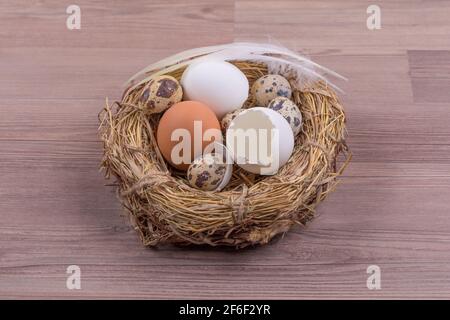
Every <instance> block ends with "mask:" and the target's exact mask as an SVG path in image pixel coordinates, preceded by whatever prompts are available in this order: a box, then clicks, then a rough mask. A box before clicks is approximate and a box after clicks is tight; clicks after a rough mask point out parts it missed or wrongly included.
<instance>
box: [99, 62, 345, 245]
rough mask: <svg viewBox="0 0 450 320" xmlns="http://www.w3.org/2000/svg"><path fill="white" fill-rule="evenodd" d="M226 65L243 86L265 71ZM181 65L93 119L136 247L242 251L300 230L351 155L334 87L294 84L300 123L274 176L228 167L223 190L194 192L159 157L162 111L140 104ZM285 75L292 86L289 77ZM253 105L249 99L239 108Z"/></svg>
mask: <svg viewBox="0 0 450 320" xmlns="http://www.w3.org/2000/svg"><path fill="white" fill-rule="evenodd" d="M229 61H230V62H231V63H233V64H234V65H235V66H237V67H238V68H239V69H240V70H241V71H242V72H243V73H244V74H245V75H246V76H247V78H248V80H249V83H250V86H251V85H252V84H253V82H254V81H255V80H256V79H258V78H259V77H261V76H263V75H265V74H267V73H268V65H267V64H265V63H264V62H255V61H249V60H236V59H230V60H229ZM187 64H188V63H179V61H178V62H176V63H172V64H171V65H168V66H164V67H162V68H159V69H157V70H147V71H146V72H145V76H146V78H145V79H144V80H142V81H141V82H132V83H131V86H130V87H129V88H128V89H127V90H126V91H125V93H124V95H123V98H122V100H121V101H120V102H119V101H117V102H115V103H113V104H109V103H108V101H107V102H106V106H105V108H104V109H103V110H102V112H101V113H100V115H99V116H100V128H99V131H100V137H101V140H102V141H103V145H104V156H103V160H102V163H101V167H102V168H103V169H104V172H105V175H106V177H107V178H109V177H111V176H114V177H115V178H116V180H117V184H116V185H117V186H118V189H117V191H118V197H119V199H120V201H121V203H122V204H123V206H124V208H125V209H126V211H127V212H128V214H129V217H130V219H131V223H132V225H133V226H134V227H135V229H136V230H137V231H138V232H139V235H140V238H141V239H142V242H143V244H144V245H147V246H155V245H157V244H161V243H172V244H179V245H184V244H207V245H212V246H217V245H225V246H234V247H236V248H243V247H246V246H248V245H255V244H266V243H268V242H269V240H271V239H272V238H273V237H274V236H276V235H278V234H283V233H285V232H286V231H288V230H289V229H290V228H291V227H292V226H293V225H294V224H298V225H301V226H303V225H305V223H306V222H308V221H309V220H310V219H312V218H313V216H314V212H315V207H316V205H317V204H318V203H319V202H321V201H322V200H324V199H325V197H326V196H327V195H328V194H329V193H330V192H331V191H332V190H333V189H334V187H335V185H336V183H337V178H338V176H339V175H341V173H342V171H343V169H344V168H345V166H346V165H347V163H348V162H349V160H350V158H351V154H350V152H349V151H348V148H347V145H346V143H345V135H346V127H345V122H346V121H345V113H344V109H343V107H342V105H341V103H340V102H339V99H338V97H337V96H336V94H335V92H334V90H333V89H332V88H331V86H330V85H329V84H327V82H326V81H323V80H320V79H317V80H315V81H313V82H312V83H310V84H309V85H308V87H307V88H301V89H299V88H297V87H296V86H293V95H292V100H293V101H294V102H295V103H296V104H297V105H298V107H299V109H300V111H301V113H302V116H303V126H302V131H301V133H300V134H299V135H298V136H297V137H296V140H295V147H294V152H293V154H292V156H291V158H290V160H289V161H288V163H287V164H285V165H284V166H283V167H282V168H281V169H280V170H279V171H278V173H277V174H276V175H273V176H258V175H254V174H251V173H248V172H246V171H244V170H242V169H240V168H239V167H238V166H237V165H234V168H233V177H232V179H231V181H230V183H229V184H228V185H227V187H226V188H225V189H224V190H223V191H221V192H208V191H201V190H198V189H195V188H192V187H191V186H190V185H189V184H188V182H187V180H186V177H185V174H183V173H182V172H178V171H176V170H175V169H173V168H172V167H170V166H169V165H168V164H167V163H166V162H165V160H164V159H163V158H162V156H161V154H160V152H159V150H158V147H157V143H156V140H155V135H156V128H157V125H158V121H159V118H160V117H161V114H152V115H149V114H148V113H147V109H146V108H145V106H144V105H141V104H140V102H139V96H140V94H141V91H142V89H143V88H144V86H145V84H146V83H147V82H148V81H150V80H151V78H152V76H154V75H155V74H159V75H161V74H168V75H171V76H173V77H175V78H176V79H178V80H180V78H181V75H182V73H183V71H184V69H185V68H186V65H187ZM287 78H288V80H290V82H291V83H292V82H295V80H296V79H295V73H294V75H292V74H290V76H289V77H288V76H287ZM254 105H255V102H254V101H253V100H252V98H251V97H250V98H249V100H248V101H247V102H246V103H245V106H244V107H245V108H249V107H252V106H254ZM339 155H342V156H341V157H340V159H339V160H338V156H339ZM337 163H338V164H339V165H337Z"/></svg>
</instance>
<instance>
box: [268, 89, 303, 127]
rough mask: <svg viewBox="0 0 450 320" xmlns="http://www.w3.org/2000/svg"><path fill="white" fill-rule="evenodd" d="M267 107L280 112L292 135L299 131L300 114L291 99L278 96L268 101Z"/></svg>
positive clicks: (300, 123) (300, 125)
mask: <svg viewBox="0 0 450 320" xmlns="http://www.w3.org/2000/svg"><path fill="white" fill-rule="evenodd" d="M267 107H268V108H269V109H272V110H274V111H276V112H278V113H279V114H281V115H282V116H283V117H284V118H285V119H286V121H287V122H289V125H290V126H291V129H292V132H293V133H294V136H296V135H297V134H298V133H299V132H300V130H301V128H302V114H301V112H300V110H299V109H298V107H297V105H296V104H295V103H294V102H293V101H291V100H289V99H288V98H285V97H278V98H275V99H273V100H272V101H270V103H269V105H268V106H267Z"/></svg>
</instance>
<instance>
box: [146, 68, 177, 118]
mask: <svg viewBox="0 0 450 320" xmlns="http://www.w3.org/2000/svg"><path fill="white" fill-rule="evenodd" d="M182 98H183V89H182V88H181V85H180V83H179V82H178V81H177V79H175V78H174V77H171V76H167V75H164V76H158V77H156V78H154V79H152V80H150V81H149V83H148V84H147V85H146V86H145V87H144V89H143V91H142V94H141V97H140V102H141V103H143V104H145V105H146V106H147V108H148V110H149V113H151V114H152V113H160V112H162V111H164V110H166V109H168V108H170V107H171V106H172V105H174V104H175V103H178V102H180V101H181V99H182Z"/></svg>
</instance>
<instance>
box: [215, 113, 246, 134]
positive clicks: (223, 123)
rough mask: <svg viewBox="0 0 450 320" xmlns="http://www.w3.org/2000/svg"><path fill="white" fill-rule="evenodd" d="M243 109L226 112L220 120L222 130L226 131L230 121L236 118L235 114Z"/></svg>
mask: <svg viewBox="0 0 450 320" xmlns="http://www.w3.org/2000/svg"><path fill="white" fill-rule="evenodd" d="M242 111H244V109H237V110H234V111H231V112H228V113H227V114H226V115H225V116H224V117H223V118H222V120H221V121H220V124H221V127H222V130H223V131H227V129H228V127H229V126H230V122H231V121H232V120H233V119H234V118H236V116H237V115H238V114H239V113H241V112H242Z"/></svg>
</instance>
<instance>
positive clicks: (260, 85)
mask: <svg viewBox="0 0 450 320" xmlns="http://www.w3.org/2000/svg"><path fill="white" fill-rule="evenodd" d="M251 92H252V95H253V96H254V97H255V99H256V104H257V105H259V106H263V107H267V105H268V104H269V102H270V101H272V100H273V99H275V98H276V97H285V98H288V99H290V98H291V96H292V88H291V85H290V84H289V81H287V79H286V78H284V77H283V76H280V75H278V74H267V75H265V76H262V77H261V78H259V79H258V80H256V81H255V83H253V86H252V90H251Z"/></svg>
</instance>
